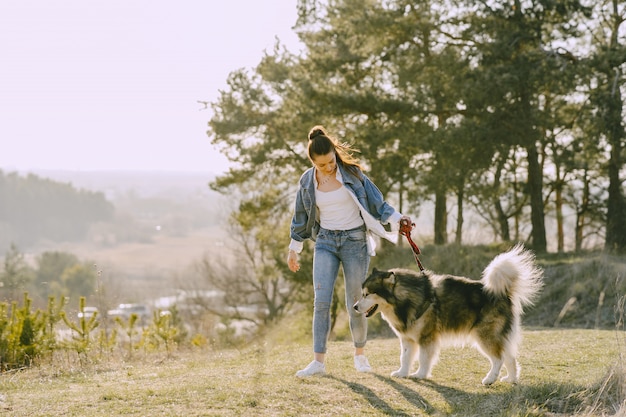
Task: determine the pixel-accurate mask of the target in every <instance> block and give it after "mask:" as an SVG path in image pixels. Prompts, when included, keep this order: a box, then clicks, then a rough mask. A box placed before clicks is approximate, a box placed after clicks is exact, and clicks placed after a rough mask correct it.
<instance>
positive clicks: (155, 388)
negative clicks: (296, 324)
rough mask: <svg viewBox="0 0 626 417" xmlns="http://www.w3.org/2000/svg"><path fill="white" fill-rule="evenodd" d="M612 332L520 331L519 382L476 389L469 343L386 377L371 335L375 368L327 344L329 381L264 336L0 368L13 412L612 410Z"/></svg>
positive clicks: (393, 344) (390, 351)
mask: <svg viewBox="0 0 626 417" xmlns="http://www.w3.org/2000/svg"><path fill="white" fill-rule="evenodd" d="M616 334H617V335H618V339H619V340H621V339H622V338H623V335H622V333H616V332H614V331H595V330H535V331H527V332H525V340H524V344H523V347H522V351H521V355H520V362H521V365H522V366H523V372H522V379H521V383H520V384H518V385H516V386H511V385H508V384H504V383H496V384H494V386H492V387H484V386H482V385H481V384H480V380H481V379H482V377H483V376H484V374H485V373H486V372H487V370H488V364H487V361H486V360H485V359H484V358H483V357H482V356H480V355H479V354H478V353H477V352H476V351H475V350H473V349H469V348H465V349H461V348H449V349H446V350H444V351H443V353H442V356H441V360H440V362H439V364H438V365H437V366H436V367H435V369H434V371H433V379H432V380H429V381H413V380H404V379H395V378H390V377H389V374H390V372H391V371H393V370H395V369H396V368H397V367H398V365H399V358H398V354H399V344H398V341H397V340H395V339H376V340H371V341H370V342H369V344H368V355H369V358H370V361H371V363H372V365H373V366H374V368H375V372H374V373H371V374H358V373H356V372H355V371H354V369H353V366H352V352H351V350H352V349H351V347H350V343H349V342H331V344H330V348H329V354H328V356H327V357H328V360H327V370H328V374H327V376H324V377H313V378H310V379H305V380H300V379H297V378H296V377H295V376H294V373H295V371H296V370H297V369H299V368H300V367H303V366H304V365H306V364H307V363H308V362H309V360H310V356H311V354H310V345H309V344H302V343H283V342H280V344H279V343H276V342H273V340H276V338H272V337H268V338H267V339H266V340H265V341H264V342H261V343H258V344H255V345H253V346H250V347H248V348H246V349H243V350H241V351H236V350H229V351H211V352H179V353H178V354H177V355H176V356H175V357H174V358H171V359H161V360H159V359H158V358H156V357H151V358H147V357H143V358H141V359H140V360H137V361H134V362H130V363H123V362H120V363H117V362H115V363H113V362H110V363H106V362H103V363H100V364H97V365H91V366H89V367H86V368H85V367H83V368H76V369H68V367H67V366H65V367H61V366H59V365H60V364H56V365H55V364H49V365H44V366H40V367H38V368H34V369H30V370H26V371H20V372H15V373H7V374H4V375H2V376H1V377H0V393H1V397H0V400H1V401H0V411H2V412H4V413H6V414H7V415H11V416H58V415H64V416H111V415H120V416H121V415H127V416H155V415H159V416H240V415H256V416H328V415H333V416H348V415H349V416H354V415H360V416H383V415H396V416H420V415H424V416H426V415H431V416H432V415H435V416H443V415H458V416H543V415H546V416H548V415H549V416H555V415H575V414H586V415H609V414H613V413H615V409H616V408H619V407H620V405H621V403H622V399H621V395H622V394H620V393H621V392H622V390H621V387H617V388H616V385H620V384H622V383H623V378H621V377H620V378H616V377H615V374H616V372H615V369H616V367H615V366H616V363H619V361H618V358H619V351H620V348H619V346H618V345H619V343H617V342H616ZM620 368H621V366H620ZM610 370H613V371H612V372H613V373H612V375H613V377H611V378H608V377H607V375H609V371H610ZM619 372H621V371H619ZM619 372H618V373H619ZM605 382H606V383H605ZM609 385H610V387H609Z"/></svg>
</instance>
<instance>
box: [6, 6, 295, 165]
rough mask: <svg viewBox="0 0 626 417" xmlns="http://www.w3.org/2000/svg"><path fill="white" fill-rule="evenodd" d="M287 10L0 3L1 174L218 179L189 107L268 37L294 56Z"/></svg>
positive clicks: (219, 158) (250, 60)
mask: <svg viewBox="0 0 626 417" xmlns="http://www.w3.org/2000/svg"><path fill="white" fill-rule="evenodd" d="M296 4H297V0H231V1H218V0H183V1H179V2H174V1H164V0H107V1H85V0H56V1H49V0H19V1H3V2H0V170H2V171H4V172H11V171H29V170H70V171H99V170H131V171H185V172H186V171H197V172H213V173H221V172H224V171H225V170H227V168H228V163H227V161H226V158H225V157H224V156H223V155H221V154H220V153H219V151H218V150H217V148H215V147H214V146H213V145H212V144H211V143H210V139H209V137H208V136H207V134H206V131H207V122H208V121H209V119H210V118H211V112H210V109H204V105H202V104H201V103H198V102H199V101H209V102H213V101H215V100H216V99H217V98H218V94H219V90H224V89H225V88H226V80H227V77H228V74H229V73H231V72H232V71H235V70H237V69H240V68H250V69H251V68H254V67H256V66H257V64H258V63H259V62H260V60H261V58H262V57H263V54H264V52H265V51H269V52H271V51H272V50H273V47H274V44H275V42H276V39H277V38H278V39H280V41H281V43H283V44H284V45H285V46H286V47H287V48H288V49H289V50H290V51H292V52H296V51H298V50H299V49H300V47H301V45H300V43H299V41H298V38H297V36H296V34H295V33H294V32H293V30H292V27H293V26H294V24H295V22H296V18H297V12H296Z"/></svg>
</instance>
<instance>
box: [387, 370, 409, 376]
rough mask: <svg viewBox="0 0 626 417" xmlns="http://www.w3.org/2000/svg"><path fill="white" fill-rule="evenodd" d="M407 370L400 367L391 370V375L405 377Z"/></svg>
mask: <svg viewBox="0 0 626 417" xmlns="http://www.w3.org/2000/svg"><path fill="white" fill-rule="evenodd" d="M408 374H409V373H408V372H406V371H403V370H402V369H398V370H397V371H393V372H392V373H391V376H392V377H393V378H406V377H407V376H408Z"/></svg>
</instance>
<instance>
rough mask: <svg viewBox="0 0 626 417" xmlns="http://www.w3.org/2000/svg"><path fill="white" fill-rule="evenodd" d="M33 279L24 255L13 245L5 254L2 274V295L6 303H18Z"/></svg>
mask: <svg viewBox="0 0 626 417" xmlns="http://www.w3.org/2000/svg"><path fill="white" fill-rule="evenodd" d="M32 279H33V271H32V268H31V267H30V266H28V264H27V263H26V260H25V259H24V254H23V253H21V252H20V251H19V249H18V248H17V246H16V245H15V244H11V247H10V248H9V251H8V252H7V253H6V254H5V257H4V265H3V270H2V271H1V272H0V289H1V291H0V293H2V294H3V296H4V300H5V301H8V302H10V301H17V300H18V298H19V297H20V296H21V295H22V294H23V293H24V292H25V291H26V288H27V286H28V284H29V283H30V282H31V281H32Z"/></svg>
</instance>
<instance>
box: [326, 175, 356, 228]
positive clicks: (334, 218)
mask: <svg viewBox="0 0 626 417" xmlns="http://www.w3.org/2000/svg"><path fill="white" fill-rule="evenodd" d="M315 201H316V202H317V208H318V210H319V214H320V226H322V227H323V228H324V229H327V230H350V229H354V228H357V227H359V226H361V225H362V224H363V218H362V217H361V211H360V210H359V207H358V206H357V204H356V203H355V201H354V199H353V198H352V197H351V196H350V191H349V190H348V189H347V188H346V187H345V186H343V185H342V186H341V187H339V189H337V190H334V191H328V192H323V191H320V190H317V189H316V190H315Z"/></svg>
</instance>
